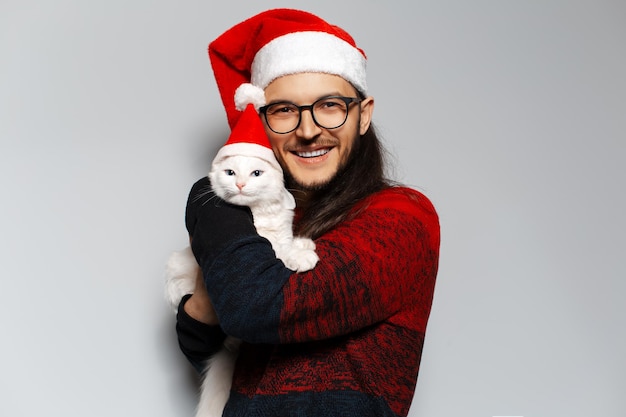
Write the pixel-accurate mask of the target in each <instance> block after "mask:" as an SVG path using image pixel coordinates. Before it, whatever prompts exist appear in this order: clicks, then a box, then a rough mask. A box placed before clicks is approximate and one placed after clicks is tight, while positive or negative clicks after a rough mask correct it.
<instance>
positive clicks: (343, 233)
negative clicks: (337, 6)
mask: <svg viewBox="0 0 626 417" xmlns="http://www.w3.org/2000/svg"><path fill="white" fill-rule="evenodd" d="M209 55H210V57H211V63H212V66H213V70H214V73H215V77H216V80H217V83H218V87H219V89H220V93H221V96H222V100H223V102H224V106H225V108H226V113H227V116H228V120H229V124H230V126H231V128H232V127H233V126H234V125H235V123H236V121H237V119H238V117H239V114H240V111H239V110H238V109H242V108H243V107H244V106H245V105H246V104H247V103H250V102H253V103H255V105H256V107H257V109H258V111H259V114H260V117H261V120H262V121H263V124H264V126H265V130H266V132H267V135H268V137H269V139H270V143H271V145H272V149H273V151H274V153H275V155H276V157H277V159H278V161H279V163H280V164H281V166H282V168H283V170H284V171H285V177H286V181H287V185H288V187H289V189H290V190H292V192H293V194H294V196H295V198H296V200H297V221H296V225H295V230H296V232H297V233H298V234H300V235H302V236H308V237H311V238H313V239H314V240H315V243H316V252H317V254H318V255H319V257H320V261H319V262H318V264H317V266H316V267H315V268H314V269H313V270H311V271H308V272H305V273H294V272H293V271H291V270H289V269H287V268H286V267H285V266H284V265H283V263H282V262H281V261H280V260H278V259H276V256H275V254H274V252H273V251H272V248H271V246H270V244H269V242H268V241H267V240H265V239H263V238H261V237H259V235H258V234H257V233H256V231H255V229H254V226H253V223H252V219H251V216H250V214H249V211H248V210H247V209H245V208H242V207H236V206H231V205H228V204H217V205H216V204H205V203H206V201H203V200H202V199H201V198H197V197H198V195H199V194H200V190H201V189H203V188H205V187H207V186H209V184H208V180H206V179H202V180H200V181H198V182H197V183H196V184H195V185H194V187H193V188H192V190H191V193H190V196H189V201H188V206H187V214H186V224H187V229H188V231H189V233H190V236H191V245H192V249H193V251H194V255H195V256H196V259H197V260H198V263H199V264H200V266H201V268H202V272H203V277H202V279H198V282H197V285H196V290H195V292H194V294H193V295H190V296H186V297H184V298H183V301H182V302H181V304H180V306H179V313H178V323H177V331H178V335H179V342H180V346H181V349H182V350H183V352H184V353H185V355H186V356H187V357H188V358H189V360H190V361H191V363H192V364H194V365H195V366H196V367H197V368H198V369H201V366H202V363H203V361H205V360H206V359H207V358H209V357H210V355H212V354H213V353H215V352H216V351H217V350H219V349H220V347H221V343H222V341H223V340H224V338H225V335H226V334H228V335H231V336H234V337H237V338H240V339H242V340H243V341H244V343H243V344H242V346H241V349H240V352H239V358H238V362H237V365H236V370H235V375H234V378H233V386H232V390H231V394H230V398H229V401H228V403H227V405H226V407H225V410H224V415H225V416H235V415H244V414H245V415H248V416H281V415H285V416H352V415H353V416H368V415H371V416H405V415H407V413H408V410H409V407H410V405H411V401H412V398H413V393H414V389H415V384H416V381H417V375H418V369H419V363H420V358H421V351H422V347H423V343H424V336H425V330H426V325H427V321H428V316H429V313H430V307H431V303H432V297H433V291H434V284H435V277H436V273H437V265H438V255H439V224H438V218H437V215H436V212H435V210H434V208H433V207H432V205H431V203H430V202H429V201H428V199H427V198H426V197H425V196H423V195H422V194H420V193H418V192H417V191H414V190H411V189H408V188H405V187H401V186H395V185H392V184H391V183H390V182H389V181H387V180H385V178H384V175H383V173H384V166H383V156H382V148H381V144H380V142H379V140H378V138H377V137H376V134H375V132H374V130H373V126H372V124H371V118H372V112H373V108H374V100H373V98H372V97H369V96H367V86H366V82H365V62H366V60H365V55H364V53H363V52H362V51H361V50H360V49H358V48H357V47H356V45H355V43H354V40H353V39H352V38H351V37H350V35H348V34H347V33H346V32H345V31H343V30H342V29H340V28H338V27H336V26H333V25H330V24H328V23H326V22H325V21H323V20H321V19H320V18H319V17H317V16H314V15H311V14H309V13H306V12H301V11H296V10H287V9H277V10H270V11H267V12H263V13H261V14H259V15H256V16H254V17H252V18H250V19H248V20H246V21H244V22H242V23H240V24H238V25H236V26H234V27H233V28H231V29H230V30H228V31H227V32H225V33H224V34H223V35H222V36H220V37H219V38H218V39H216V40H215V41H214V42H212V43H211V45H210V46H209Z"/></svg>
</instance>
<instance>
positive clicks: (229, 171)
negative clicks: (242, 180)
mask: <svg viewBox="0 0 626 417" xmlns="http://www.w3.org/2000/svg"><path fill="white" fill-rule="evenodd" d="M224 174H226V175H228V176H233V175H235V171H233V170H232V169H225V170H224Z"/></svg>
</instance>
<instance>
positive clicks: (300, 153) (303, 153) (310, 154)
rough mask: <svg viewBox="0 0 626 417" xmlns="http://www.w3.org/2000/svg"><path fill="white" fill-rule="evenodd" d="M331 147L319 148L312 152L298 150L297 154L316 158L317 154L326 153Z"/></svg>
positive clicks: (302, 156)
mask: <svg viewBox="0 0 626 417" xmlns="http://www.w3.org/2000/svg"><path fill="white" fill-rule="evenodd" d="M329 151H330V149H319V150H317V151H312V152H297V155H298V156H299V157H301V158H315V157H316V156H322V155H326V154H327V153H328V152H329Z"/></svg>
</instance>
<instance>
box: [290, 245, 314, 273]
mask: <svg viewBox="0 0 626 417" xmlns="http://www.w3.org/2000/svg"><path fill="white" fill-rule="evenodd" d="M319 260H320V258H319V257H318V256H317V253H315V251H314V250H311V249H301V248H295V247H294V248H292V249H291V250H290V251H289V256H287V258H286V259H285V260H284V263H285V266H286V267H287V268H289V269H291V270H293V271H296V272H305V271H309V270H311V269H313V268H314V267H315V265H316V264H317V262H318V261H319Z"/></svg>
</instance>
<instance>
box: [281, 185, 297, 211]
mask: <svg viewBox="0 0 626 417" xmlns="http://www.w3.org/2000/svg"><path fill="white" fill-rule="evenodd" d="M283 205H284V206H285V207H286V208H288V209H289V210H293V209H295V208H296V199H295V198H293V196H292V195H291V193H290V192H289V191H287V190H283Z"/></svg>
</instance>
